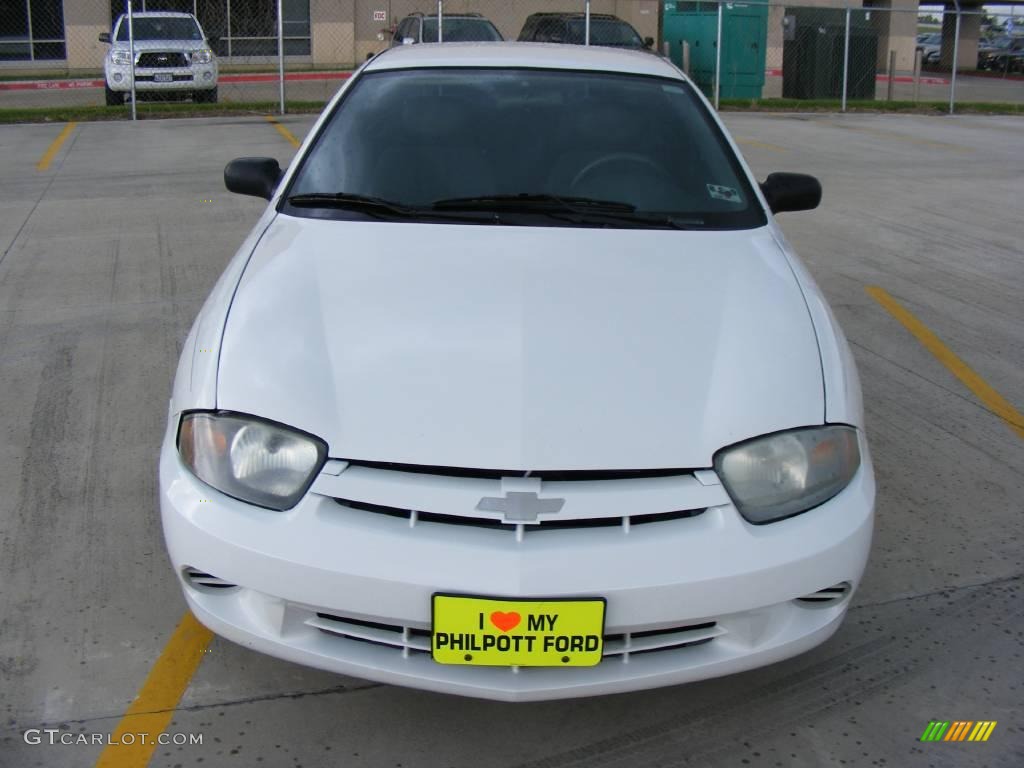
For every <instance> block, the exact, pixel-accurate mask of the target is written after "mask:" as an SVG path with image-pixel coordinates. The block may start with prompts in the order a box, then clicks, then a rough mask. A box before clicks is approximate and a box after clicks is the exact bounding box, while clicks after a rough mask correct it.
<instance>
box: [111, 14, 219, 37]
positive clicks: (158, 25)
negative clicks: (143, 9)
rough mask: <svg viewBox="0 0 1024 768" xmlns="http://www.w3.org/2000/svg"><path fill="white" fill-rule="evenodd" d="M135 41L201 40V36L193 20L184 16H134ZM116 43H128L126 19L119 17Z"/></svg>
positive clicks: (133, 32)
mask: <svg viewBox="0 0 1024 768" xmlns="http://www.w3.org/2000/svg"><path fill="white" fill-rule="evenodd" d="M132 34H133V35H134V36H135V39H136V40H202V39H203V34H202V32H200V31H199V25H198V24H196V22H195V19H190V18H187V17H184V16H163V17H159V16H158V17H153V16H141V17H140V16H136V17H135V18H134V19H133V20H132ZM117 41H118V42H121V43H127V42H128V19H126V18H124V17H121V21H120V24H119V26H118V28H117Z"/></svg>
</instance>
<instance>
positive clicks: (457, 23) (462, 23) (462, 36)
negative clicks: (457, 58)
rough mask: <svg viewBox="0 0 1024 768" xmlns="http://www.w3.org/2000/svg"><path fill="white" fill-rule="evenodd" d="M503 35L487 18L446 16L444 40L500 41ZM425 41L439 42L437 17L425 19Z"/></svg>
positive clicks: (470, 41) (451, 41) (469, 41)
mask: <svg viewBox="0 0 1024 768" xmlns="http://www.w3.org/2000/svg"><path fill="white" fill-rule="evenodd" d="M500 41H501V35H500V34H499V33H498V30H497V29H495V28H494V25H493V24H491V22H489V21H487V20H486V19H450V18H447V17H444V42H446V43H477V42H482V43H489V42H500ZM423 42H424V43H436V42H437V19H436V18H434V19H431V18H425V19H423Z"/></svg>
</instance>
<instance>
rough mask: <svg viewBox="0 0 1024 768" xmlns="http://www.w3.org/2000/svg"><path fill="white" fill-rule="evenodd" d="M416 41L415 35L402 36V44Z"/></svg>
mask: <svg viewBox="0 0 1024 768" xmlns="http://www.w3.org/2000/svg"><path fill="white" fill-rule="evenodd" d="M415 42H416V38H415V37H403V38H402V45H412V44H413V43H415Z"/></svg>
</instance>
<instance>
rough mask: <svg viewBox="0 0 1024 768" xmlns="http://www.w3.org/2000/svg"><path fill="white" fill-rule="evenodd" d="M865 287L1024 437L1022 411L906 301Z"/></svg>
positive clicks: (987, 406) (991, 409) (987, 405)
mask: <svg viewBox="0 0 1024 768" xmlns="http://www.w3.org/2000/svg"><path fill="white" fill-rule="evenodd" d="M865 290H866V291H867V292H868V294H869V295H870V296H871V298H873V299H874V300H875V301H877V302H878V303H879V304H881V305H882V306H883V307H884V308H885V309H886V310H887V311H888V312H889V314H890V315H892V316H893V317H895V318H896V319H897V320H899V321H900V323H902V324H903V327H905V328H906V329H907V330H908V331H910V332H911V333H912V334H914V336H915V337H916V338H917V340H918V341H919V342H921V344H922V345H924V348H925V349H927V350H928V351H929V352H931V353H932V354H933V355H935V357H936V358H938V360H939V362H940V363H942V364H943V365H944V366H946V368H948V369H949V371H950V372H951V373H952V374H953V375H954V376H956V377H957V378H958V379H960V381H961V382H962V383H963V384H964V386H966V387H967V388H968V389H969V390H971V392H973V393H974V394H975V395H976V396H977V398H978V399H979V400H981V402H982V403H983V404H984V405H985V407H986V408H988V409H989V410H990V411H992V413H994V414H996V415H997V416H998V417H999V418H1001V419H1002V420H1003V421H1005V422H1006V424H1007V426H1009V427H1010V429H1012V430H1013V431H1014V432H1016V433H1017V435H1018V436H1019V437H1022V438H1024V415H1021V413H1020V411H1018V410H1017V409H1016V408H1014V407H1013V406H1012V405H1010V403H1009V402H1008V401H1007V400H1006V399H1005V398H1004V397H1003V396H1002V395H1000V394H999V393H998V392H996V391H995V390H994V389H993V388H992V387H991V386H990V385H989V383H988V382H986V381H985V380H984V379H983V378H981V376H979V375H978V374H977V373H975V372H974V371H973V370H971V368H970V367H969V366H968V365H967V363H965V362H964V361H963V360H961V359H960V358H959V357H957V356H956V355H955V354H954V353H953V351H952V350H951V349H950V348H949V347H947V346H946V345H945V344H943V343H942V341H941V340H940V339H939V337H938V336H936V335H935V334H934V333H932V332H931V330H929V328H928V327H927V326H926V325H925V324H924V323H922V322H921V321H920V320H918V319H917V318H916V317H914V315H912V314H911V313H910V312H909V311H907V310H906V309H904V307H903V305H902V304H900V303H899V302H898V301H896V299H894V298H893V297H892V296H890V295H889V293H888V292H887V291H886V290H885V289H884V288H880V287H879V286H877V285H869V286H867V288H866V289H865Z"/></svg>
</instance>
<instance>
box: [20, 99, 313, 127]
mask: <svg viewBox="0 0 1024 768" xmlns="http://www.w3.org/2000/svg"><path fill="white" fill-rule="evenodd" d="M285 103H286V105H287V109H288V112H289V113H290V114H302V115H308V114H314V115H315V114H319V113H320V112H321V111H322V110H323V108H324V102H322V101H289V102H285ZM278 107H279V105H278V102H276V101H255V102H237V103H235V102H230V101H226V102H221V103H219V104H193V103H192V102H178V103H166V102H140V103H139V104H138V106H137V108H136V112H137V114H138V117H139V119H140V120H154V119H160V118H169V117H222V116H236V115H271V114H277V112H278ZM131 116H132V112H131V107H130V106H127V105H126V106H123V107H102V106H98V107H31V108H25V109H0V123H68V122H72V121H74V122H79V123H81V122H90V121H96V120H131Z"/></svg>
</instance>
